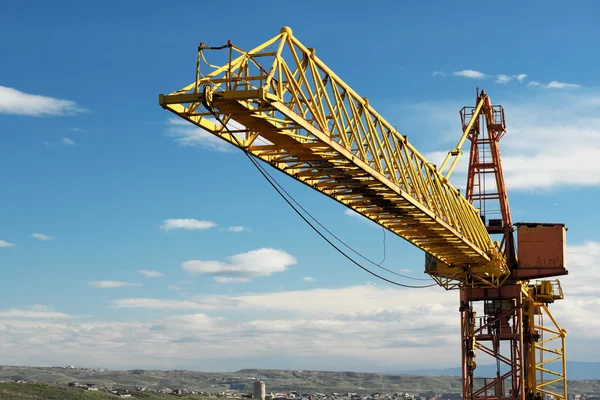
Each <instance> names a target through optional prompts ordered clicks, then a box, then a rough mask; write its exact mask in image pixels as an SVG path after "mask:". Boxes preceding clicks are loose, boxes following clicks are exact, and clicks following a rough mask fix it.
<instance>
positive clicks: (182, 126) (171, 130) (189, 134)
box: [167, 118, 241, 152]
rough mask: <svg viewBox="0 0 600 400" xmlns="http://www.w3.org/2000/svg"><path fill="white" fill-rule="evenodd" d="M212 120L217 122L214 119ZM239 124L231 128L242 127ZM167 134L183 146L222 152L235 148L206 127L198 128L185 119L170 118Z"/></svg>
mask: <svg viewBox="0 0 600 400" xmlns="http://www.w3.org/2000/svg"><path fill="white" fill-rule="evenodd" d="M212 121H213V122H216V121H214V120H212ZM230 125H231V123H230ZM238 125H239V124H235V123H234V124H233V125H231V126H230V129H231V128H233V129H240V128H241V125H239V126H238ZM167 136H170V137H173V138H174V139H175V141H176V142H177V143H179V144H180V145H182V146H195V147H202V148H205V149H207V150H213V151H220V152H228V151H233V150H234V148H233V146H232V145H230V144H229V143H227V142H225V141H224V140H223V139H220V138H218V137H217V136H215V135H213V134H212V133H210V132H208V131H205V130H204V129H201V128H198V127H197V126H195V125H193V124H191V123H190V122H188V121H186V120H183V119H178V118H170V119H169V120H168V123H167Z"/></svg>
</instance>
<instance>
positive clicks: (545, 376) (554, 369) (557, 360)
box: [523, 280, 567, 400]
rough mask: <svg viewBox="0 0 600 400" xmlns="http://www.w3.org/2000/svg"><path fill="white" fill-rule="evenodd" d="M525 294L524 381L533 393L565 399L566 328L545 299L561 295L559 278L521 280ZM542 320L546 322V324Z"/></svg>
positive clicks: (556, 298) (561, 296) (550, 300)
mask: <svg viewBox="0 0 600 400" xmlns="http://www.w3.org/2000/svg"><path fill="white" fill-rule="evenodd" d="M523 290H524V294H525V297H526V300H525V302H524V315H525V320H526V321H527V323H526V325H525V326H526V328H525V336H526V341H525V344H524V350H525V358H526V363H525V368H526V374H525V383H526V390H527V391H528V392H529V393H530V394H531V395H532V396H533V395H539V394H548V395H552V396H554V398H555V399H557V400H566V399H567V357H566V337H567V331H566V330H564V329H562V328H561V327H560V326H559V325H558V322H557V321H556V319H554V316H553V315H552V313H551V312H550V310H549V309H548V305H547V304H548V303H552V302H554V301H555V300H561V299H563V298H564V296H563V292H562V288H561V286H560V282H559V281H558V280H554V281H547V280H544V281H539V282H537V283H535V284H534V285H529V286H527V285H526V283H524V284H523ZM545 320H548V321H549V322H548V323H547V324H546V323H545V322H546V321H545Z"/></svg>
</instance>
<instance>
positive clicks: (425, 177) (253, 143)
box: [159, 27, 510, 288]
mask: <svg viewBox="0 0 600 400" xmlns="http://www.w3.org/2000/svg"><path fill="white" fill-rule="evenodd" d="M211 49H214V48H212V47H208V46H205V45H204V44H202V43H201V44H200V46H199V48H198V58H197V64H196V80H195V81H194V82H193V83H191V84H190V85H188V86H186V87H184V88H182V89H181V90H178V91H176V92H173V93H171V94H169V95H160V97H159V102H160V105H161V106H162V107H164V108H165V109H167V110H169V111H171V112H173V113H175V114H177V115H178V116H180V117H182V118H184V119H186V120H188V121H189V122H191V123H193V124H195V125H197V126H199V127H200V128H202V129H204V130H207V131H208V132H210V133H212V134H214V135H216V136H218V137H220V138H221V139H223V140H225V141H227V142H229V143H231V144H232V145H235V146H238V147H242V148H243V149H244V150H245V151H247V152H249V153H250V154H252V155H253V156H255V157H257V158H259V159H261V160H262V161H264V162H267V163H269V164H270V165H272V166H273V167H275V168H277V169H279V170H280V171H283V172H284V173H286V174H288V175H289V176H291V177H293V178H295V179H297V180H299V181H301V182H303V183H305V184H306V185H308V186H310V187H312V188H314V189H316V190H318V191H320V192H322V193H324V194H326V195H328V196H329V197H331V198H333V199H335V200H337V201H338V202H340V203H342V204H344V205H346V206H347V207H349V208H351V209H353V210H355V211H357V212H358V213H360V214H362V215H364V216H365V217H367V218H369V219H371V220H372V221H374V222H376V223H378V224H379V225H381V226H383V227H385V228H386V229H388V230H390V231H391V232H393V233H395V234H397V235H398V236H400V237H402V238H404V239H406V240H407V241H409V242H410V243H412V244H414V245H415V246H417V247H419V248H421V249H422V250H424V251H425V252H426V253H427V254H430V255H431V257H432V258H431V261H432V262H430V263H429V264H428V265H429V267H428V269H427V272H428V273H429V274H430V275H431V276H432V277H434V279H436V281H437V282H438V283H439V284H440V285H442V286H444V287H446V288H449V287H458V286H464V285H470V286H492V287H498V286H500V285H501V284H502V283H503V282H504V281H505V280H506V279H507V277H508V276H509V274H510V271H509V269H508V267H507V265H506V261H505V259H504V257H503V255H502V252H501V250H500V248H499V245H498V244H497V243H494V242H493V241H492V240H491V238H490V236H489V234H488V232H487V229H486V227H485V225H484V224H483V222H482V220H481V218H480V214H479V211H478V210H477V209H476V208H475V207H474V206H473V205H472V204H471V203H470V202H469V201H467V200H466V199H465V198H464V197H463V196H462V195H461V194H460V192H459V191H458V190H457V189H456V188H454V187H453V186H452V185H451V184H450V183H449V182H448V180H447V179H446V178H445V177H444V176H443V175H442V174H441V173H440V171H439V170H438V169H437V168H436V166H435V165H433V164H431V163H430V162H429V161H427V160H426V159H425V158H424V157H423V156H422V155H421V154H420V153H419V152H418V151H417V150H416V149H415V148H414V147H413V146H412V145H411V144H410V143H409V142H408V140H407V137H406V136H403V135H401V134H400V133H399V132H398V131H396V129H394V127H392V125H391V124H390V123H388V122H387V121H386V120H385V119H383V117H381V116H380V115H379V114H378V113H377V112H376V111H375V109H374V108H373V107H372V106H371V105H370V104H369V101H368V99H367V98H363V97H361V96H359V95H358V94H357V93H356V92H355V91H354V90H352V88H350V87H349V86H348V85H347V84H346V83H344V82H343V81H342V80H341V79H340V78H339V77H338V76H337V75H336V74H335V73H334V72H333V71H331V70H330V69H329V68H328V67H327V66H326V65H325V64H324V63H323V62H322V61H321V60H320V59H319V58H318V57H317V56H316V53H315V50H314V49H310V48H307V47H305V46H304V45H303V44H302V43H301V42H300V41H299V40H298V39H296V38H295V37H294V36H293V35H292V31H291V29H290V28H288V27H284V28H282V29H281V31H280V33H279V34H278V35H277V36H275V37H273V38H272V39H270V40H268V41H267V42H265V43H263V44H261V45H259V46H258V47H256V48H254V49H252V50H250V51H244V50H242V49H240V48H238V47H236V46H234V45H232V44H231V43H228V44H227V45H225V46H222V47H220V48H219V49H224V50H226V51H228V59H227V60H226V62H225V63H224V65H222V66H213V65H210V64H208V62H207V61H206V58H205V53H206V51H208V50H211ZM204 64H207V65H209V69H208V71H206V72H204V71H203V70H202V68H201V67H202V66H203V65H204ZM226 128H227V129H226ZM232 135H234V136H235V137H233V136H232Z"/></svg>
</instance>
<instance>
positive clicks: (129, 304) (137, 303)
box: [112, 298, 203, 310]
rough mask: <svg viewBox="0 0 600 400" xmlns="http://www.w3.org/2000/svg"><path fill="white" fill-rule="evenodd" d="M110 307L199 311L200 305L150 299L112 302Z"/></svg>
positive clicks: (186, 301)
mask: <svg viewBox="0 0 600 400" xmlns="http://www.w3.org/2000/svg"><path fill="white" fill-rule="evenodd" d="M112 305H113V306H114V307H117V308H155V309H167V310H201V309H202V308H203V306H202V305H201V304H200V303H197V302H194V301H189V300H161V299H152V298H130V299H119V300H114V301H113V302H112Z"/></svg>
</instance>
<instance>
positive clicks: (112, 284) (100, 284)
mask: <svg viewBox="0 0 600 400" xmlns="http://www.w3.org/2000/svg"><path fill="white" fill-rule="evenodd" d="M88 284H89V285H90V286H93V287H95V288H97V289H112V288H120V287H133V286H142V285H141V284H140V283H136V282H122V281H94V282H88Z"/></svg>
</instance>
